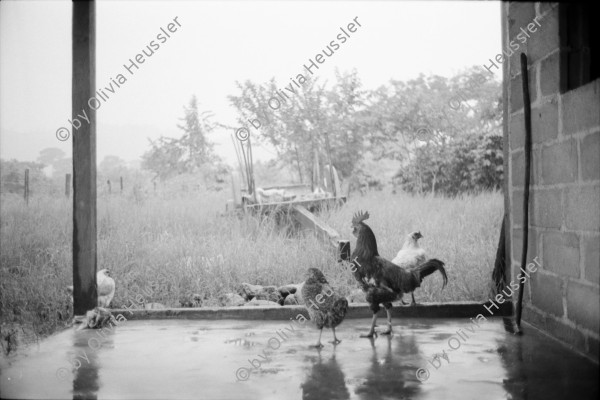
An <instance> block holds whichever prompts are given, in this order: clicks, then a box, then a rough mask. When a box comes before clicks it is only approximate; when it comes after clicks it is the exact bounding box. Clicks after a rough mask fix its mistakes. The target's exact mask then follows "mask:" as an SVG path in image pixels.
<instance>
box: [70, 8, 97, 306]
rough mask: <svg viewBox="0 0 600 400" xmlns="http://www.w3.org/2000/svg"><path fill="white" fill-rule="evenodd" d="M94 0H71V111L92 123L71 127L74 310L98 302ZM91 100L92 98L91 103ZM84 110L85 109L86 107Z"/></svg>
mask: <svg viewBox="0 0 600 400" xmlns="http://www.w3.org/2000/svg"><path fill="white" fill-rule="evenodd" d="M95 10H96V3H95V2H94V1H89V2H88V1H81V2H80V1H74V2H73V59H72V73H73V76H72V109H71V112H72V115H73V120H74V119H75V118H78V117H77V114H80V113H82V112H83V111H85V112H86V113H87V116H88V120H89V123H87V122H86V121H82V122H81V126H80V127H79V129H77V130H76V131H74V132H73V303H74V304H73V311H74V314H75V315H77V316H81V315H84V314H85V313H86V312H87V311H88V310H90V309H93V308H94V307H96V305H97V303H98V300H97V292H96V265H97V254H96V109H97V108H99V106H100V103H99V102H98V101H96V100H94V98H93V97H94V93H95V91H96V88H95V86H96V84H95V82H96V12H95ZM88 103H89V104H88ZM82 110H83V111H82Z"/></svg>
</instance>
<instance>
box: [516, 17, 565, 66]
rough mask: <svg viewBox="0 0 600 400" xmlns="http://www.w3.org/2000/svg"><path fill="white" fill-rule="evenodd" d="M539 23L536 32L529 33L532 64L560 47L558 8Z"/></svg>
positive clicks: (528, 48)
mask: <svg viewBox="0 0 600 400" xmlns="http://www.w3.org/2000/svg"><path fill="white" fill-rule="evenodd" d="M538 21H539V22H540V26H539V27H538V29H537V31H536V32H533V33H529V35H530V36H531V37H530V38H529V39H528V40H527V55H528V57H527V58H528V61H529V63H530V64H532V63H534V62H536V61H538V60H540V59H542V58H544V57H546V56H547V55H548V54H549V53H551V52H553V51H554V50H556V49H558V48H559V47H560V39H559V36H558V7H557V8H554V9H552V10H551V11H550V12H549V13H548V14H546V15H545V16H544V17H543V18H541V19H538ZM524 29H525V28H524Z"/></svg>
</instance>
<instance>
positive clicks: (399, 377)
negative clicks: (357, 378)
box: [355, 335, 421, 399]
mask: <svg viewBox="0 0 600 400" xmlns="http://www.w3.org/2000/svg"><path fill="white" fill-rule="evenodd" d="M369 340H370V342H371V349H372V351H373V353H372V356H371V366H370V368H369V369H368V370H367V371H366V372H365V373H362V375H363V376H364V379H363V381H362V383H361V384H360V385H358V387H357V388H356V390H355V393H356V394H357V395H359V397H360V398H361V399H383V398H386V399H411V398H413V397H415V396H416V395H417V394H418V393H419V392H420V390H421V387H420V385H421V382H419V381H418V380H417V378H416V377H415V365H413V363H411V362H410V360H414V359H415V357H419V348H418V346H417V343H416V341H415V338H414V336H412V335H408V336H406V335H394V336H386V337H379V339H374V338H370V339H369ZM377 340H380V341H383V342H384V343H380V347H381V344H385V349H386V350H385V356H384V357H383V358H379V357H380V352H378V350H377V346H376V342H377ZM393 342H396V343H395V346H394V347H395V348H396V350H395V352H394V353H392V344H394V343H393Z"/></svg>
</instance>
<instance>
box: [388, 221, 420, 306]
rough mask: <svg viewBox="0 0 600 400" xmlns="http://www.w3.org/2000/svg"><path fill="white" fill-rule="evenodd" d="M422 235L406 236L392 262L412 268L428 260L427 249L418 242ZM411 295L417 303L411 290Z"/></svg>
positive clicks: (413, 302) (408, 268) (416, 233)
mask: <svg viewBox="0 0 600 400" xmlns="http://www.w3.org/2000/svg"><path fill="white" fill-rule="evenodd" d="M422 237H423V235H421V232H412V233H410V234H409V235H408V236H407V237H406V241H405V242H404V244H403V245H402V249H400V251H399V252H398V254H396V257H395V258H394V259H393V260H392V262H393V263H394V264H396V265H398V266H400V267H402V268H405V269H407V270H411V269H412V268H415V267H418V266H419V265H421V264H423V263H424V262H425V261H427V254H426V253H425V250H424V249H422V248H421V247H419V243H418V242H417V241H418V240H419V239H420V238H422ZM410 295H411V297H412V304H413V305H414V304H416V302H415V295H414V293H412V292H411V293H410ZM403 303H404V302H403Z"/></svg>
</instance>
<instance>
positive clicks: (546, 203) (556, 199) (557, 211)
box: [531, 189, 563, 229]
mask: <svg viewBox="0 0 600 400" xmlns="http://www.w3.org/2000/svg"><path fill="white" fill-rule="evenodd" d="M561 196H562V194H561V191H560V190H559V189H551V190H536V191H535V192H534V199H533V216H532V217H531V223H532V224H533V225H535V226H539V227H543V228H554V229H560V227H561V226H562V221H563V209H562V201H561Z"/></svg>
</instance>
